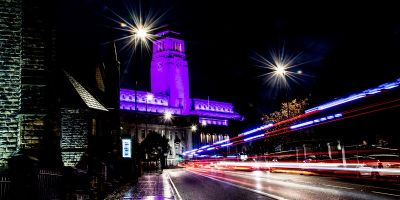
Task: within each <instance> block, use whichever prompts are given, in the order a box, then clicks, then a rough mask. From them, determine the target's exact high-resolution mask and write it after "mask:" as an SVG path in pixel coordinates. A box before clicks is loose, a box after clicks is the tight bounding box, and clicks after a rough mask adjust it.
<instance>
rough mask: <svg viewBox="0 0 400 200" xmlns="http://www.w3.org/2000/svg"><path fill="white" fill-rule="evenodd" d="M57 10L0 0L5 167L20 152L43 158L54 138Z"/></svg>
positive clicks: (0, 150) (1, 162) (0, 128)
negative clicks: (51, 119)
mask: <svg viewBox="0 0 400 200" xmlns="http://www.w3.org/2000/svg"><path fill="white" fill-rule="evenodd" d="M53 6H54V5H52V3H51V2H47V1H25V0H0V47H1V48H0V49H1V51H0V88H1V89H0V90H1V92H0V166H6V165H7V160H8V159H9V158H10V157H11V155H12V154H14V153H16V152H17V151H18V150H20V149H24V150H27V151H30V152H31V153H32V154H33V155H34V156H39V154H40V153H38V152H39V151H40V150H39V149H40V148H42V147H44V146H46V144H44V142H43V141H44V140H46V139H47V138H49V137H53V136H54V135H56V134H57V133H54V132H53V133H50V132H49V129H52V128H51V127H50V126H49V120H48V116H49V113H51V112H52V110H51V109H52V106H53V104H52V103H54V101H52V98H53V96H52V93H51V92H49V91H51V89H50V87H49V81H50V79H51V76H52V75H51V73H50V71H51V70H52V69H54V65H55V42H54V41H55V35H54V34H55V29H54V23H53V21H52V19H54V18H53V17H51V16H52V14H53V13H52V11H53V10H52V9H51V8H53Z"/></svg>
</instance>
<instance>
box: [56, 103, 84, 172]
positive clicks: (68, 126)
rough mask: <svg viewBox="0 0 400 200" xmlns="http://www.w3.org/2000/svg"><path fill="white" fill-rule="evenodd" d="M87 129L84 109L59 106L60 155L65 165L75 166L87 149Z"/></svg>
mask: <svg viewBox="0 0 400 200" xmlns="http://www.w3.org/2000/svg"><path fill="white" fill-rule="evenodd" d="M89 130H90V121H89V117H88V112H87V111H86V110H85V109H75V108H61V155H62V159H63V162H64V165H65V166H75V165H76V164H77V163H78V162H79V161H80V159H81V157H82V155H83V154H84V152H86V151H87V148H88V134H89Z"/></svg>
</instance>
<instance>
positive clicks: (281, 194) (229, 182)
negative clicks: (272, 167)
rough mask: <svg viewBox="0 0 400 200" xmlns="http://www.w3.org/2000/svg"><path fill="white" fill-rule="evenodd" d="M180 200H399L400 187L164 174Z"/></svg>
mask: <svg viewBox="0 0 400 200" xmlns="http://www.w3.org/2000/svg"><path fill="white" fill-rule="evenodd" d="M166 172H167V173H168V174H169V176H170V178H171V180H172V182H173V183H174V186H175V188H176V190H177V192H178V193H179V194H180V196H181V198H182V199H185V200H186V199H194V200H197V199H199V200H200V199H207V200H212V199H307V200H309V199H400V185H398V184H393V183H391V184H390V185H387V184H385V185H382V184H375V183H366V182H362V183H354V182H352V181H348V180H342V179H337V178H334V177H320V176H307V175H293V174H283V173H267V172H260V171H257V172H243V171H223V170H217V169H198V168H190V169H173V170H167V171H166Z"/></svg>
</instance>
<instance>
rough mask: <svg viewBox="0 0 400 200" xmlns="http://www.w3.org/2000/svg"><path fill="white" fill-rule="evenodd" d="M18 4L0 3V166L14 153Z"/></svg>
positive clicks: (18, 68) (18, 92) (18, 100)
mask: <svg viewBox="0 0 400 200" xmlns="http://www.w3.org/2000/svg"><path fill="white" fill-rule="evenodd" d="M21 12H22V10H21V0H7V1H6V0H0V166H5V165H6V164H7V159H8V158H9V157H10V156H11V154H12V153H13V152H15V151H16V150H17V142H18V141H17V140H18V133H19V125H18V124H19V122H18V113H19V110H20V106H21V42H22V37H21V31H22V29H21V23H22V15H21Z"/></svg>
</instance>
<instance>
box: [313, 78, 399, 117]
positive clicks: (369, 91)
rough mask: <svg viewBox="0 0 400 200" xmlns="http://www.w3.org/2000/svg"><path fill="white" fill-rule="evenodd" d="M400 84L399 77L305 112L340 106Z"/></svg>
mask: <svg viewBox="0 0 400 200" xmlns="http://www.w3.org/2000/svg"><path fill="white" fill-rule="evenodd" d="M399 84H400V80H399V79H397V80H396V82H389V83H384V84H381V85H379V86H378V87H376V88H371V89H367V90H364V91H363V92H361V93H358V94H354V95H350V96H348V97H345V98H341V99H338V100H334V101H331V102H328V103H325V104H322V105H320V106H317V107H314V108H310V109H308V110H306V111H305V113H309V112H312V111H316V110H324V109H327V108H332V107H335V106H338V105H342V104H345V103H348V102H350V101H355V100H357V99H361V98H364V97H366V96H367V95H373V94H377V93H380V92H381V90H382V89H383V90H390V89H393V88H396V87H398V86H399Z"/></svg>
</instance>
